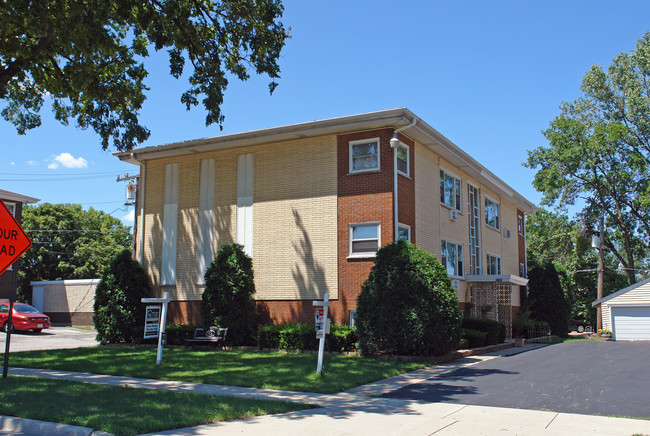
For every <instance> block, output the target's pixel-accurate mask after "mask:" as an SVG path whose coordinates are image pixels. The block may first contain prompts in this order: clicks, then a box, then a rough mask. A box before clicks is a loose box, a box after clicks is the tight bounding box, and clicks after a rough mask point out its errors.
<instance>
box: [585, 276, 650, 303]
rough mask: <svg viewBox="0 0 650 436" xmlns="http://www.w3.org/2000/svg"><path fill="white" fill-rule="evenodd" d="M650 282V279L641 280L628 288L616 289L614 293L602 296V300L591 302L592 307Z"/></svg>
mask: <svg viewBox="0 0 650 436" xmlns="http://www.w3.org/2000/svg"><path fill="white" fill-rule="evenodd" d="M649 282H650V279H645V280H642V281H640V282H637V283H634V284H633V285H630V286H628V287H627V288H623V289H621V290H620V291H616V292H614V293H613V294H609V295H608V296H606V297H603V298H601V299H600V300H596V301H594V302H593V303H591V307H594V306H597V305H599V304H600V303H604V302H606V301H608V300H611V299H612V298H615V297H618V296H619V295H621V294H625V293H626V292H629V291H631V290H632V289H636V288H638V287H640V286H643V285H645V284H646V283H649Z"/></svg>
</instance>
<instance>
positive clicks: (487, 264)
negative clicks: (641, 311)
mask: <svg viewBox="0 0 650 436" xmlns="http://www.w3.org/2000/svg"><path fill="white" fill-rule="evenodd" d="M488 256H491V257H494V258H495V259H498V261H499V262H498V263H497V272H496V274H490V271H489V268H490V261H489V260H488ZM501 274H503V259H501V256H498V255H496V254H492V253H485V275H487V276H493V275H497V276H498V275H501Z"/></svg>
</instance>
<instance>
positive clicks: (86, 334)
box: [0, 327, 98, 353]
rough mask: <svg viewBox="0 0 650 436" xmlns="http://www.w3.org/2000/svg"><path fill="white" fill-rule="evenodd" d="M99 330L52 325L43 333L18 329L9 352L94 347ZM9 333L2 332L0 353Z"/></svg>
mask: <svg viewBox="0 0 650 436" xmlns="http://www.w3.org/2000/svg"><path fill="white" fill-rule="evenodd" d="M96 335H97V332H95V331H94V330H84V329H78V328H74V327H50V328H49V329H45V330H43V331H42V332H41V333H33V332H30V331H28V332H23V331H17V332H14V333H12V335H11V344H10V349H9V352H10V353H11V352H17V351H30V350H55V349H61V348H80V347H93V346H95V345H98V343H97V341H96V340H95V336H96ZM6 338H7V334H6V333H0V353H4V351H5V343H6Z"/></svg>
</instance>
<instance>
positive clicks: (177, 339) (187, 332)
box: [165, 324, 196, 345]
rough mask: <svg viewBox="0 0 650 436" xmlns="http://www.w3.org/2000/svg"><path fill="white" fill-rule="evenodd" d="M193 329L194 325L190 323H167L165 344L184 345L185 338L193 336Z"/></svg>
mask: <svg viewBox="0 0 650 436" xmlns="http://www.w3.org/2000/svg"><path fill="white" fill-rule="evenodd" d="M194 329H196V327H195V326H193V325H192V324H167V325H166V326H165V332H167V345H184V344H185V339H192V338H193V337H194Z"/></svg>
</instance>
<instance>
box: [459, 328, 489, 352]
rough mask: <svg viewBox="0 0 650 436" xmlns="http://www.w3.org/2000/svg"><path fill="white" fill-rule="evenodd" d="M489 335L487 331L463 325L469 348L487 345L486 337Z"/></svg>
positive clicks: (464, 337) (464, 336)
mask: <svg viewBox="0 0 650 436" xmlns="http://www.w3.org/2000/svg"><path fill="white" fill-rule="evenodd" d="M487 335H488V334H487V332H483V331H480V330H473V329H470V328H464V327H463V339H465V340H466V341H467V347H468V348H478V347H483V346H485V345H486V342H485V339H486V337H487Z"/></svg>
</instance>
